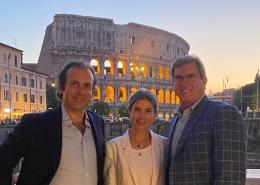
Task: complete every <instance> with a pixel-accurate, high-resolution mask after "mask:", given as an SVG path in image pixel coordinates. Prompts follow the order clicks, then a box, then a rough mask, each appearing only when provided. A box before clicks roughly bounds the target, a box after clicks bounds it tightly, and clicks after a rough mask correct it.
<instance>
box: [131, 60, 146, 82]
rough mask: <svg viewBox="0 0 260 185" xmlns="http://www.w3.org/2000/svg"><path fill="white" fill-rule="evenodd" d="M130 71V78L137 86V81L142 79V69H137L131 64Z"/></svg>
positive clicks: (141, 67)
mask: <svg viewBox="0 0 260 185" xmlns="http://www.w3.org/2000/svg"><path fill="white" fill-rule="evenodd" d="M130 70H131V76H132V77H133V78H134V79H135V80H136V82H137V86H138V81H139V80H140V79H141V78H142V77H143V72H144V67H143V66H142V65H141V66H140V67H138V66H137V65H134V64H133V63H132V62H131V63H130Z"/></svg>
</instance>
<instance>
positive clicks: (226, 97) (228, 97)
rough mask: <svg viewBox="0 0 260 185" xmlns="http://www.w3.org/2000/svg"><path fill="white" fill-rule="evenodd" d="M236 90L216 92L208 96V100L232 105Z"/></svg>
mask: <svg viewBox="0 0 260 185" xmlns="http://www.w3.org/2000/svg"><path fill="white" fill-rule="evenodd" d="M236 90H237V89H234V88H231V89H224V90H223V91H222V92H216V93H214V94H210V95H209V96H210V98H211V99H213V100H220V101H225V102H227V103H229V104H233V98H234V94H235V92H236Z"/></svg>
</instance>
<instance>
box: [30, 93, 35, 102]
mask: <svg viewBox="0 0 260 185" xmlns="http://www.w3.org/2000/svg"><path fill="white" fill-rule="evenodd" d="M31 103H35V96H34V94H31Z"/></svg>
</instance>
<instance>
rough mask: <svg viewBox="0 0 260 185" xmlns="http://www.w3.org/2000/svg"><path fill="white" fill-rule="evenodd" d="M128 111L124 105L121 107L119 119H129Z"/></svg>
mask: <svg viewBox="0 0 260 185" xmlns="http://www.w3.org/2000/svg"><path fill="white" fill-rule="evenodd" d="M128 116H129V115H128V111H127V108H126V106H125V105H122V106H121V107H119V109H118V117H119V118H121V117H128Z"/></svg>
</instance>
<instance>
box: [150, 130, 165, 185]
mask: <svg viewBox="0 0 260 185" xmlns="http://www.w3.org/2000/svg"><path fill="white" fill-rule="evenodd" d="M150 133H151V137H152V156H153V161H152V162H153V176H152V184H157V181H158V177H159V176H158V175H160V166H161V163H162V161H161V160H162V159H163V157H161V156H163V154H162V150H161V147H162V146H161V144H162V143H160V141H159V139H158V138H157V137H156V135H155V134H154V133H153V132H152V131H151V130H150ZM154 174H158V175H154Z"/></svg>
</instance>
